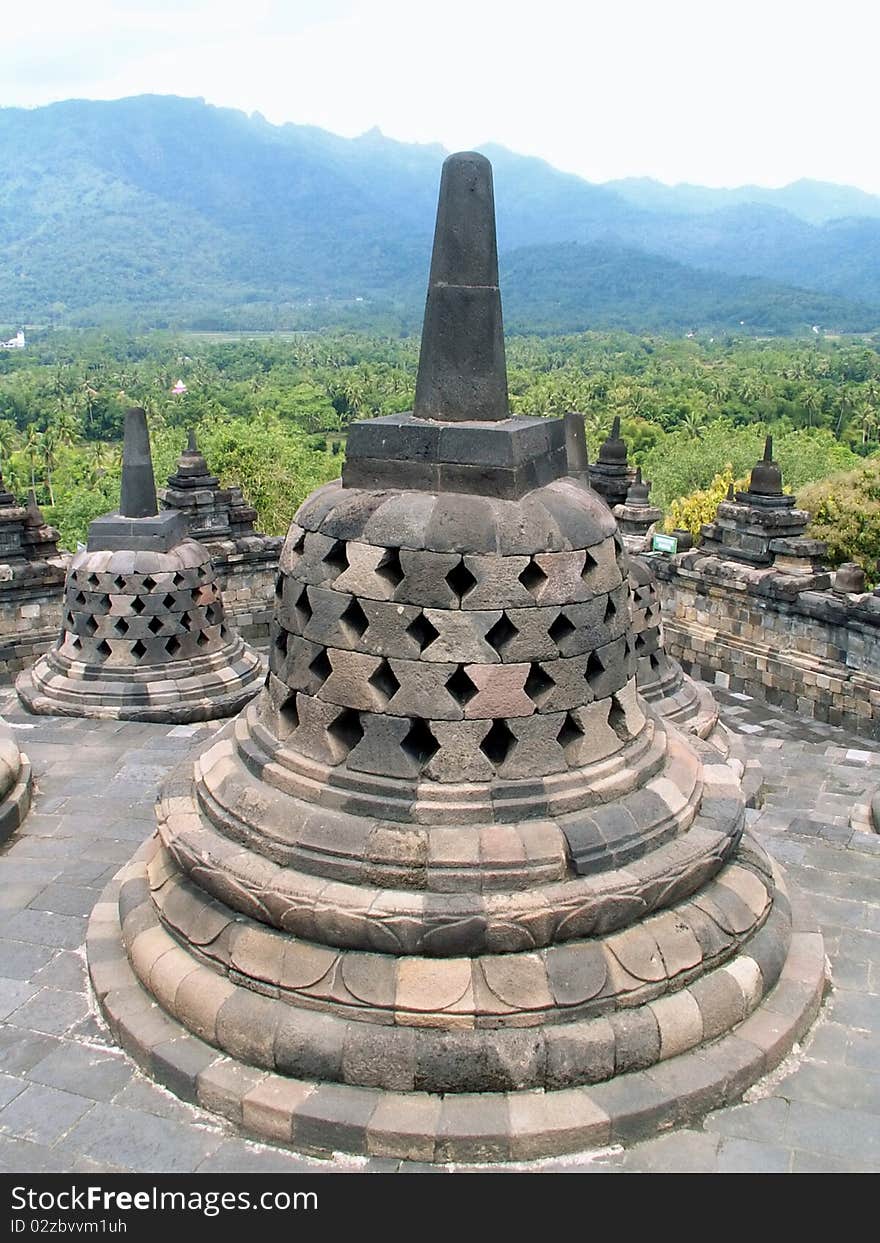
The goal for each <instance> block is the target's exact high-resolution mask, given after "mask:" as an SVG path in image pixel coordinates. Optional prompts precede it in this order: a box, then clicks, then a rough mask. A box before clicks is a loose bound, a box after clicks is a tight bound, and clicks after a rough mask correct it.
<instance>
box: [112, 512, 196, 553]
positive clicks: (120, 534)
mask: <svg viewBox="0 0 880 1243" xmlns="http://www.w3.org/2000/svg"><path fill="white" fill-rule="evenodd" d="M188 534H189V530H188V528H187V524H186V519H185V518H184V516H183V514H182V513H180V512H179V511H177V510H165V511H163V512H162V513H161V514H153V515H152V516H151V517H149V518H126V517H125V516H124V515H123V514H103V515H102V516H101V517H100V518H95V520H94V521H93V522H91V523H89V534H88V544H87V548H88V550H89V552H118V551H120V550H127V549H131V550H133V551H134V552H168V551H169V549H171V548H174V547H175V546H176V545H177V544H179V543H180V542H181V540H184V539H186V538H187V536H188Z"/></svg>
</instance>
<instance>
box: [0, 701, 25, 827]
mask: <svg viewBox="0 0 880 1243" xmlns="http://www.w3.org/2000/svg"><path fill="white" fill-rule="evenodd" d="M31 784H32V779H31V765H30V761H29V760H28V758H27V756H26V755H22V753H21V751H20V750H19V749H18V743H17V742H16V741H15V739H14V738H13V736H12V730H11V729H10V728H9V726H8V725H7V724H6V722H5V721H0V842H5V841H6V839H7V838H8V837H11V835H12V834H13V833H14V832H15V830H16V829H17V828H18V826H19V825H20V824H21V822H22V820H24V818H25V815H26V814H27V810H28V808H29V807H30V804H31Z"/></svg>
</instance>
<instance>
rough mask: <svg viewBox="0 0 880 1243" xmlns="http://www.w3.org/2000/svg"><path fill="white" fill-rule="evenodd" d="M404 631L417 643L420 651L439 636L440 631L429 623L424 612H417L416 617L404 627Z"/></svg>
mask: <svg viewBox="0 0 880 1243" xmlns="http://www.w3.org/2000/svg"><path fill="white" fill-rule="evenodd" d="M406 633H407V634H408V635H409V636H410V638H411V639H414V640H415V642H416V643H418V645H419V651H420V652H423V651H424V650H425V648H426V647H430V646H431V644H432V643H433V642H434V640H435V639H437V638H439V636H440V631H439V630H438V629H437V627H436V626H432V625H431V622H430V621H429V620H428V618H427V617H426V616H425V614H424V613H419V615H418V617H414V618H413V620H412V621H411V622H410V624H409V625H408V626H407V628H406Z"/></svg>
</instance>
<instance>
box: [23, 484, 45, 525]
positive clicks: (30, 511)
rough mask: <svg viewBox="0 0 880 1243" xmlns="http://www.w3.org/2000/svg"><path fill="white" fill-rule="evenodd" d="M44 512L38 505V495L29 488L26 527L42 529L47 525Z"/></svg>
mask: <svg viewBox="0 0 880 1243" xmlns="http://www.w3.org/2000/svg"><path fill="white" fill-rule="evenodd" d="M45 521H46V520H45V518H44V517H43V513H42V510H41V509H40V507H39V505H38V504H37V494H36V492H35V491H34V489H33V488H28V503H27V518H26V519H25V525H26V526H29V527H41V526H43V525H44V523H45Z"/></svg>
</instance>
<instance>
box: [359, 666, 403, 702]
mask: <svg viewBox="0 0 880 1243" xmlns="http://www.w3.org/2000/svg"><path fill="white" fill-rule="evenodd" d="M367 681H368V682H369V684H370V686H372V687H373V689H374V690H376V691H378V692H379V694H380V695H381V696H382V698H383V699H384V700H385V703H388V701H389V699H393V698H394V696H395V695H396V694H397V692H398V691H399V690H400V682H399V681H398V679H397V678H396V677H395V675H394V670H393V669H392V668H391V666H390V665H389V663H388V661H387V660H382V661H380V662H379V664H378V666H377V667H376V670H375V672H374V673H372V674H371V676H370V677H369V678H368V679H367Z"/></svg>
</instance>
